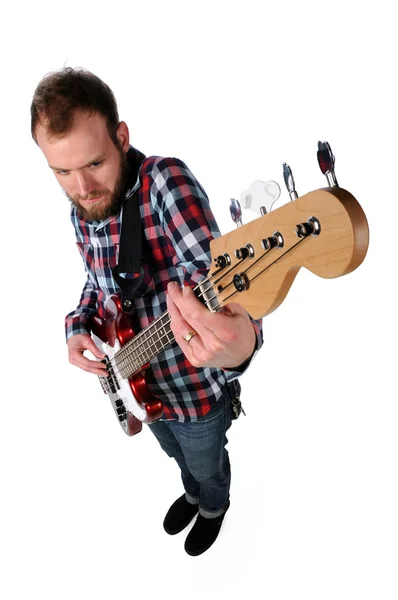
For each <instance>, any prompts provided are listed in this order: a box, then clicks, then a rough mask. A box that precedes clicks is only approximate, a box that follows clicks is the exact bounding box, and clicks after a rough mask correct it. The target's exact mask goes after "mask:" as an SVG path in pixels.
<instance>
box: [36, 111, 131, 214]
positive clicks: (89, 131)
mask: <svg viewBox="0 0 398 600" xmlns="http://www.w3.org/2000/svg"><path fill="white" fill-rule="evenodd" d="M117 139H118V144H119V146H116V145H115V144H114V143H113V141H112V140H111V138H110V137H109V133H108V129H107V126H106V122H105V118H104V117H103V116H102V115H100V114H98V113H95V114H93V115H90V114H88V113H83V112H77V113H76V114H75V119H74V122H73V126H72V129H71V130H70V131H69V132H68V133H66V134H65V135H64V136H63V137H53V138H51V137H49V136H48V135H47V132H46V128H45V123H44V124H43V125H39V126H38V128H37V142H38V145H39V147H40V149H41V150H42V152H43V154H44V156H45V157H46V159H47V162H48V165H49V167H50V168H51V169H52V171H53V172H54V174H55V177H56V178H57V180H58V183H59V184H60V186H61V187H62V189H63V191H64V192H65V194H66V196H67V197H68V198H69V200H70V201H71V202H72V203H73V204H75V205H76V206H77V207H78V209H79V215H80V216H82V217H83V218H85V219H87V220H88V221H101V220H102V219H106V218H107V217H109V216H111V215H114V214H116V213H117V212H118V209H119V205H120V197H121V194H122V192H123V191H124V189H125V186H126V181H127V172H128V167H127V159H126V152H127V150H128V149H129V133H128V128H127V125H126V124H125V123H124V122H122V123H120V124H119V127H118V131H117Z"/></svg>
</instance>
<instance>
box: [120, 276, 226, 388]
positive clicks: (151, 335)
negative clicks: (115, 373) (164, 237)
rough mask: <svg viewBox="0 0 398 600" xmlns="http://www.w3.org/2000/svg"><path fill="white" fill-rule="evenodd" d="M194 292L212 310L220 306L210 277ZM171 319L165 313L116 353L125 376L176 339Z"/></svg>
mask: <svg viewBox="0 0 398 600" xmlns="http://www.w3.org/2000/svg"><path fill="white" fill-rule="evenodd" d="M194 292H195V294H196V296H197V297H198V298H199V299H200V300H202V301H203V303H204V304H205V305H206V307H207V308H208V309H209V310H210V311H212V312H215V311H217V310H218V309H219V308H220V305H219V304H218V301H217V298H216V296H215V294H214V292H213V288H212V286H211V284H210V283H209V278H205V279H204V280H203V281H201V283H200V284H199V285H197V286H196V287H195V288H194ZM170 321H171V319H170V315H169V313H168V312H165V313H163V314H162V315H161V316H160V317H159V318H158V319H156V321H154V322H153V323H151V325H149V327H147V328H146V329H143V330H142V331H140V333H138V334H137V335H136V336H135V337H134V338H133V339H132V340H130V341H129V342H127V344H125V345H124V346H123V347H122V348H121V349H120V350H119V351H118V352H117V353H116V354H115V358H116V362H117V365H118V368H119V372H120V374H121V376H122V377H123V378H126V379H127V378H129V377H132V375H134V374H135V373H137V372H139V371H140V369H142V367H143V366H144V365H146V364H147V363H148V362H149V361H150V360H152V358H154V357H155V356H157V355H158V354H159V353H160V352H163V350H165V348H167V347H168V346H170V344H172V343H173V342H174V341H175V337H174V334H173V332H172V330H171V327H170Z"/></svg>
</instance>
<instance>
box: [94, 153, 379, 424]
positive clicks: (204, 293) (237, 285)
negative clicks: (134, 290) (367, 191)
mask: <svg viewBox="0 0 398 600" xmlns="http://www.w3.org/2000/svg"><path fill="white" fill-rule="evenodd" d="M321 144H322V146H321ZM319 146H320V149H319V150H318V161H319V164H320V167H321V169H322V170H323V172H324V173H325V175H326V176H327V180H328V184H329V185H328V186H327V187H325V188H322V189H318V190H315V191H312V192H309V193H308V194H306V195H304V196H301V197H297V193H296V192H295V188H294V181H293V177H292V174H291V170H290V168H289V167H288V165H286V164H284V178H285V183H286V185H287V188H288V191H289V196H290V202H288V203H287V204H284V205H283V206H281V207H280V208H278V209H276V210H273V211H270V210H268V209H267V207H265V206H262V207H261V208H262V210H261V214H262V216H260V217H259V218H256V219H255V220H252V221H251V222H250V223H248V224H246V225H242V224H241V222H240V223H238V224H239V227H237V228H236V229H235V230H233V231H231V232H230V233H227V234H226V235H223V236H221V237H218V238H215V239H213V240H212V241H211V242H210V253H211V267H210V269H209V272H208V275H207V276H206V277H205V278H204V279H203V280H202V281H201V282H200V284H199V285H197V286H196V288H195V290H194V291H195V293H196V295H197V297H198V298H200V299H201V300H202V301H203V302H204V304H205V305H206V306H207V308H208V309H209V310H210V311H218V310H219V309H220V308H221V307H223V306H225V305H226V304H228V302H237V303H239V304H240V305H241V306H243V307H244V308H245V309H246V310H247V312H248V313H249V315H250V316H251V317H252V318H254V319H260V318H262V317H265V316H266V315H268V314H270V313H271V312H272V311H274V310H275V309H276V308H277V307H278V306H279V305H280V304H281V303H282V302H283V300H284V299H285V297H286V295H287V293H288V291H289V289H290V287H291V285H292V283H293V281H294V279H295V277H296V275H297V273H298V271H299V269H300V268H301V267H305V268H306V269H309V270H310V271H311V272H312V273H315V274H316V275H318V276H320V277H324V278H334V277H340V276H342V275H346V274H347V273H350V272H352V271H354V270H355V269H356V268H357V267H358V266H359V265H360V264H361V263H362V261H363V260H364V258H365V256H366V253H367V249H368V243H369V229H368V223H367V219H366V216H365V214H364V211H363V210H362V208H361V206H360V204H359V203H358V201H357V200H356V199H355V198H354V196H353V195H352V194H351V193H350V192H348V191H347V190H345V189H343V188H341V187H339V186H338V185H337V181H336V179H335V175H334V169H333V165H334V157H333V155H332V154H331V151H330V147H329V146H328V144H327V142H323V143H321V142H320V143H319ZM325 148H326V149H325ZM322 161H323V162H322ZM256 184H257V187H258V182H256ZM255 187H256V186H255ZM254 204H255V202H254ZM236 205H239V203H238V202H237V201H235V207H236ZM106 309H107V312H108V314H109V318H107V319H106V320H103V319H101V318H100V317H99V316H98V315H97V316H95V317H92V319H91V336H92V338H93V340H94V342H95V344H96V345H97V347H98V348H100V349H101V351H103V352H104V353H105V354H106V358H105V360H104V362H105V363H106V365H107V372H108V376H106V377H101V376H100V377H99V379H100V382H101V385H102V388H103V391H104V392H105V394H107V395H108V397H109V399H110V401H111V404H112V406H113V408H114V411H115V413H116V416H117V418H118V421H119V423H120V425H121V427H122V429H123V430H124V432H125V433H126V434H127V435H129V436H132V435H135V434H137V433H138V432H140V431H141V429H142V423H151V422H153V421H155V420H157V419H159V418H160V417H161V415H162V411H163V406H162V403H161V402H160V401H159V400H158V399H157V398H155V397H154V396H152V395H151V394H150V392H149V391H148V390H147V388H146V385H145V370H146V369H147V368H148V367H149V363H150V361H151V359H152V358H154V357H155V356H156V355H157V354H159V353H160V352H162V351H163V350H164V349H165V348H167V346H169V345H170V344H172V343H173V342H174V341H175V340H174V336H173V332H172V331H171V328H170V318H169V315H168V313H167V312H165V313H164V314H163V315H161V316H160V317H159V318H157V319H156V320H155V321H154V322H152V323H151V325H150V326H149V327H147V328H146V329H144V330H142V331H139V332H138V333H137V334H136V332H135V331H134V329H133V326H132V324H131V322H130V320H129V318H128V316H127V315H126V314H125V313H123V311H122V308H121V302H120V300H119V298H118V297H117V296H112V297H111V298H109V299H108V301H107V304H106Z"/></svg>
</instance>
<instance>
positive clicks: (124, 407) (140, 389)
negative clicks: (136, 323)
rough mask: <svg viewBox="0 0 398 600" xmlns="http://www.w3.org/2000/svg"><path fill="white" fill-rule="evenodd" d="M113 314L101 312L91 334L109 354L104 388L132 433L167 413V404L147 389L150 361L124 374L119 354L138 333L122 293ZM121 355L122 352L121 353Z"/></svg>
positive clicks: (110, 306) (113, 302)
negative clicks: (124, 375)
mask: <svg viewBox="0 0 398 600" xmlns="http://www.w3.org/2000/svg"><path fill="white" fill-rule="evenodd" d="M107 310H108V314H109V317H107V319H106V320H104V319H102V318H101V317H100V316H99V315H96V316H93V317H92V318H91V321H90V328H91V337H92V338H93V340H94V342H95V344H96V346H97V347H98V348H99V349H100V350H101V351H103V352H105V354H106V355H107V357H106V359H105V361H106V363H107V365H108V373H109V376H108V377H100V378H99V379H100V381H101V385H102V388H103V390H104V392H105V393H106V394H107V395H108V396H109V397H110V400H111V403H112V405H113V408H114V410H115V412H116V415H117V417H118V420H119V422H120V425H121V427H122V429H123V430H124V431H125V433H126V434H127V435H129V436H132V435H135V434H136V433H139V432H140V431H141V429H142V423H152V422H153V421H156V420H157V419H159V418H160V417H161V416H162V414H163V404H162V402H161V401H160V400H158V399H157V398H155V396H153V395H152V394H151V393H150V392H149V391H148V389H147V385H146V381H145V371H146V369H148V367H149V364H145V365H144V366H142V367H141V368H140V370H139V371H138V372H137V373H135V374H134V375H133V376H131V377H130V378H128V379H125V378H123V377H122V376H121V374H120V371H119V368H118V365H117V360H115V355H116V353H118V352H119V351H120V350H121V349H123V346H125V344H127V343H128V342H130V341H131V340H132V339H133V338H134V337H135V335H136V332H135V331H134V329H133V325H132V323H131V320H130V318H129V317H128V316H127V315H126V314H125V313H124V312H123V310H122V307H121V302H120V299H119V297H118V296H112V298H111V302H110V303H109V304H108V305H107ZM119 356H120V354H119Z"/></svg>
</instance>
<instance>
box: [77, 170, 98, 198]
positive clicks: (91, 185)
mask: <svg viewBox="0 0 398 600" xmlns="http://www.w3.org/2000/svg"><path fill="white" fill-rule="evenodd" d="M94 190H95V181H94V179H93V178H92V177H91V175H90V174H89V173H87V172H86V173H85V172H83V171H80V172H77V173H76V193H77V194H79V196H86V195H87V194H90V192H92V191H94Z"/></svg>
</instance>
